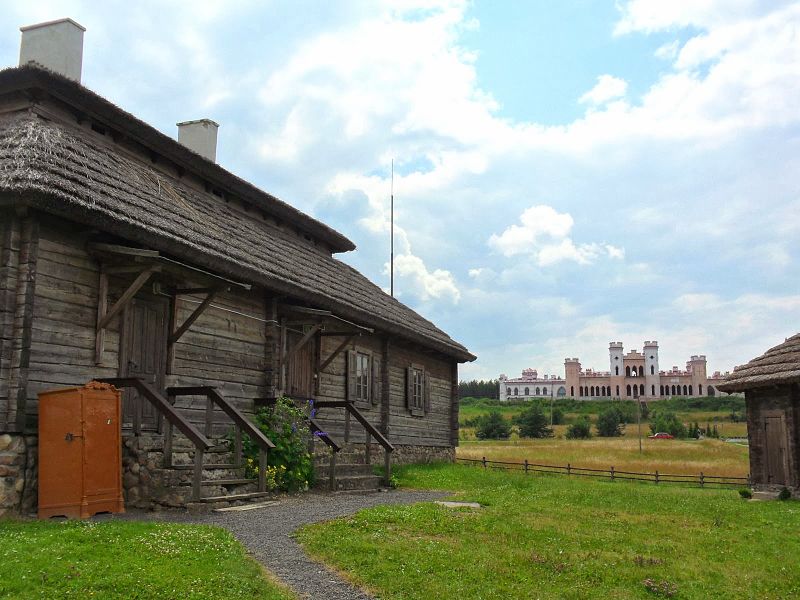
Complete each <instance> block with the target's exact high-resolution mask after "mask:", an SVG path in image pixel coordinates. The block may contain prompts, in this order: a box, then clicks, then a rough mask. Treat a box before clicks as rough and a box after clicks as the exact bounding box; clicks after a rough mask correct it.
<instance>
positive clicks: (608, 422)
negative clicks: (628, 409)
mask: <svg viewBox="0 0 800 600" xmlns="http://www.w3.org/2000/svg"><path fill="white" fill-rule="evenodd" d="M595 428H596V429H597V435H599V436H600V437H617V436H620V435H622V420H621V418H620V413H619V410H618V409H617V407H614V406H610V407H609V408H607V409H606V410H604V411H603V412H601V413H600V415H599V416H598V417H597V423H595Z"/></svg>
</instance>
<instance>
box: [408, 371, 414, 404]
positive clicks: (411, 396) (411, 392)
mask: <svg viewBox="0 0 800 600" xmlns="http://www.w3.org/2000/svg"><path fill="white" fill-rule="evenodd" d="M406 408H407V409H408V410H414V370H413V369H412V368H411V367H408V368H406Z"/></svg>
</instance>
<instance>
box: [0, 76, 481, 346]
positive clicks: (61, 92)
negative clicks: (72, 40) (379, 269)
mask: <svg viewBox="0 0 800 600" xmlns="http://www.w3.org/2000/svg"><path fill="white" fill-rule="evenodd" d="M19 78H21V79H22V83H25V84H28V85H31V81H29V80H31V79H33V80H35V83H36V86H38V87H39V88H42V89H44V90H45V91H47V92H48V93H49V92H50V91H51V89H50V85H51V84H52V86H53V87H54V88H55V89H56V92H57V95H58V97H59V98H60V99H61V100H63V101H66V100H69V101H70V102H72V103H77V104H78V108H81V109H84V108H85V107H84V104H82V102H83V101H86V103H93V107H92V114H97V112H98V111H99V110H101V109H102V111H104V114H106V115H107V117H108V116H117V117H119V119H118V120H117V121H113V120H112V121H110V122H111V123H113V125H114V126H115V127H116V128H117V130H119V131H121V132H122V133H124V134H126V135H135V136H136V137H137V140H143V139H145V138H148V137H149V138H152V139H157V138H158V139H157V141H158V144H157V145H158V146H159V152H160V151H162V150H166V151H169V152H171V153H172V154H171V155H170V158H171V159H172V158H175V157H177V159H179V161H180V162H179V164H185V165H186V166H187V168H191V169H192V171H191V172H195V173H198V172H202V173H204V175H205V176H207V177H210V178H212V182H213V183H215V184H217V183H218V182H220V181H222V180H223V179H225V178H228V180H229V181H228V182H227V184H226V185H225V189H231V187H232V186H233V184H231V182H232V181H233V182H234V183H235V181H234V180H237V181H239V182H240V184H241V185H239V188H242V189H244V188H247V189H246V190H245V191H246V192H247V194H249V196H247V198H246V199H247V200H250V199H252V202H253V205H257V206H259V208H262V209H263V210H265V211H266V212H268V213H269V214H275V212H278V213H280V214H281V217H282V220H284V222H286V221H288V222H290V223H291V224H292V225H293V226H295V227H297V228H298V229H300V230H301V231H308V232H309V233H310V234H311V235H312V237H315V238H316V239H322V240H323V241H326V242H327V243H328V244H330V245H332V246H333V247H334V249H337V250H341V249H343V248H344V247H345V246H346V245H347V243H349V240H347V238H345V237H344V236H342V235H341V234H339V233H337V232H335V231H334V230H332V229H330V228H328V227H327V226H325V225H323V224H321V223H319V222H317V221H314V219H312V218H310V217H308V216H307V215H304V214H303V213H301V212H300V211H297V210H296V209H294V208H292V207H290V206H289V205H287V204H285V203H282V202H281V201H280V200H277V199H276V198H274V197H272V196H270V195H268V194H266V193H264V192H261V191H260V190H258V189H257V188H255V187H253V186H251V185H250V184H247V183H246V182H242V181H241V180H238V178H236V177H235V176H233V175H231V174H229V173H227V171H225V170H224V169H222V168H221V167H219V166H217V165H214V164H213V163H211V162H210V161H208V160H206V159H204V158H202V157H201V156H199V155H197V154H195V153H193V152H191V151H189V150H187V149H185V148H183V147H182V146H181V145H180V144H178V143H177V142H175V141H173V140H169V138H166V136H163V135H162V134H160V133H158V132H157V131H155V130H154V129H153V128H152V127H150V126H149V125H146V124H144V123H142V122H141V121H138V120H136V119H135V118H134V117H132V116H131V115H129V114H127V113H125V112H124V111H121V110H120V109H118V108H116V107H114V106H113V105H111V104H110V103H108V102H107V101H105V100H103V99H102V98H100V97H99V96H97V95H96V94H93V93H92V92H89V91H88V90H86V89H85V88H83V87H82V86H80V85H79V84H77V83H74V82H71V81H69V80H66V79H64V78H62V77H59V76H57V75H54V74H51V73H49V72H46V71H42V70H40V69H34V68H30V67H26V68H22V69H10V70H7V71H5V72H2V73H0V93H3V92H5V91H8V90H9V89H22V88H20V83H21V82H20V81H19ZM67 96H69V98H67ZM84 96H85V97H84ZM20 115H24V116H20ZM127 128H132V129H131V130H130V131H129V130H128V129H127ZM143 130H145V131H143ZM161 138H164V139H161ZM167 140H169V141H167ZM195 167H196V168H195ZM226 174H227V175H226ZM228 184H230V185H228ZM234 191H238V190H236V189H234ZM0 192H12V193H14V194H15V195H18V196H19V197H21V199H22V200H23V201H24V202H25V203H27V204H29V205H30V206H32V207H34V208H37V209H40V210H43V211H46V212H49V213H52V214H56V215H60V216H63V217H66V218H69V219H72V220H75V221H79V222H83V223H87V224H89V225H92V226H95V227H97V228H99V229H101V230H104V231H109V232H111V233H113V234H115V235H119V236H121V237H124V238H126V239H129V240H133V241H135V242H138V243H140V244H142V245H146V246H148V247H151V248H154V249H156V250H159V251H161V252H163V253H165V254H168V255H171V256H173V257H175V258H177V259H181V260H183V261H185V262H188V263H191V264H195V265H197V266H200V267H203V268H206V269H208V270H211V271H215V272H218V273H222V274H225V275H228V276H230V277H233V278H238V279H241V280H244V281H247V282H250V283H255V284H259V285H262V286H264V287H266V288H268V289H271V290H274V291H275V292H277V293H280V294H284V295H287V296H291V297H294V298H297V299H299V300H301V301H306V302H308V303H309V304H312V305H313V306H315V307H318V308H324V309H328V310H331V311H333V312H335V313H336V314H338V315H340V316H342V317H344V318H347V319H350V320H353V321H355V322H358V323H361V324H364V325H367V326H370V327H374V328H376V329H379V330H382V331H385V332H388V333H391V334H395V335H399V336H401V337H403V338H406V339H407V340H409V341H413V342H416V343H419V344H422V345H423V346H426V347H428V348H431V349H434V350H437V351H439V352H442V353H444V354H446V355H448V356H453V357H455V358H457V359H459V360H461V361H465V360H474V358H475V357H474V355H472V354H471V353H470V352H469V351H468V350H467V349H466V348H465V347H464V346H462V345H461V344H459V343H458V342H456V341H454V340H453V339H451V338H450V337H449V336H448V335H447V334H446V333H444V332H443V331H441V330H440V329H438V328H437V327H436V326H435V325H434V324H433V323H431V322H430V321H428V320H426V319H424V318H423V317H421V316H420V315H419V314H417V313H416V312H414V311H413V310H411V309H410V308H408V307H407V306H405V305H404V304H402V303H401V302H398V301H397V300H396V299H394V298H392V297H390V296H389V295H388V294H386V293H384V292H383V291H382V290H381V289H380V288H379V287H378V286H376V285H374V284H373V283H372V282H371V281H369V280H368V279H367V278H366V277H364V276H363V275H362V274H361V273H359V272H358V271H356V270H355V269H353V268H352V267H350V266H349V265H346V264H345V263H343V262H341V261H339V260H337V259H336V258H334V257H332V256H331V254H330V253H328V252H325V251H324V250H322V249H320V248H318V247H315V246H314V244H313V243H312V242H309V241H308V240H306V239H304V238H303V236H300V235H296V234H295V233H294V232H291V231H286V230H285V229H283V228H279V227H277V226H276V225H275V224H274V222H271V221H269V220H264V219H262V218H261V217H260V216H259V215H258V212H259V211H252V212H251V213H249V214H248V213H246V212H245V211H243V210H242V209H237V208H234V207H232V206H230V205H229V204H227V203H226V202H225V201H224V200H222V199H221V198H218V197H216V196H215V195H214V194H211V193H206V192H203V191H199V190H196V189H194V188H193V187H191V186H190V185H188V184H186V183H184V182H182V181H181V180H180V179H178V178H177V177H170V176H168V175H165V174H164V173H163V172H161V171H158V170H156V169H154V168H152V167H151V166H150V165H148V164H147V163H146V162H144V161H139V160H136V159H134V158H129V155H128V154H126V153H124V152H120V151H118V150H117V149H116V148H115V147H114V145H113V144H110V143H105V141H104V140H99V139H95V138H94V137H93V136H90V135H87V134H86V133H85V132H84V131H82V130H81V129H80V128H79V127H77V126H74V127H73V126H69V125H67V124H62V123H57V122H55V121H49V120H44V119H41V118H39V117H37V116H35V115H29V114H28V113H12V114H10V115H5V116H0ZM315 224H316V225H315ZM337 236H338V237H337Z"/></svg>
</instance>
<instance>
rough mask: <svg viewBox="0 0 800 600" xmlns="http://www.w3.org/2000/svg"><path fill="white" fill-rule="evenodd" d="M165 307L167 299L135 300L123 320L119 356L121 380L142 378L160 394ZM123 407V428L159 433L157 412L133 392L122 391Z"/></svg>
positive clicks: (163, 368)
mask: <svg viewBox="0 0 800 600" xmlns="http://www.w3.org/2000/svg"><path fill="white" fill-rule="evenodd" d="M168 307H169V302H168V301H167V299H166V298H165V299H163V301H162V299H161V298H147V299H141V298H134V299H133V300H132V301H131V304H130V305H129V306H128V308H127V313H128V314H127V315H126V317H125V319H124V326H123V336H122V348H121V349H122V352H121V354H120V366H119V367H120V375H121V376H122V377H138V378H141V379H143V380H144V381H146V382H147V383H149V384H151V385H152V386H153V387H154V388H155V389H156V390H158V391H159V392H163V389H164V376H165V373H166V353H167V324H168V320H167V314H168ZM122 405H123V409H122V419H123V421H122V424H123V427H126V428H130V427H132V428H134V429H141V430H143V431H156V430H158V427H159V414H158V411H156V409H155V407H154V406H153V405H152V404H151V403H150V402H149V401H148V400H147V399H146V398H141V397H140V396H139V394H138V393H137V392H136V390H134V389H132V388H128V389H126V390H125V394H124V396H123V400H122Z"/></svg>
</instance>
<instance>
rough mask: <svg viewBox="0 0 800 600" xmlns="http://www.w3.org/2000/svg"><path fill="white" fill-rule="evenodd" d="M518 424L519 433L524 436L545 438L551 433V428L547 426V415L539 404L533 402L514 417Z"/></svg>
mask: <svg viewBox="0 0 800 600" xmlns="http://www.w3.org/2000/svg"><path fill="white" fill-rule="evenodd" d="M516 422H517V425H519V435H520V436H521V437H525V438H545V437H550V436H552V435H553V430H552V429H550V427H549V426H548V420H547V416H545V414H544V411H543V410H542V407H541V406H539V404H533V405H531V407H530V408H528V409H526V410H524V411H522V412H521V413H520V414H519V416H518V417H517V419H516Z"/></svg>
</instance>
